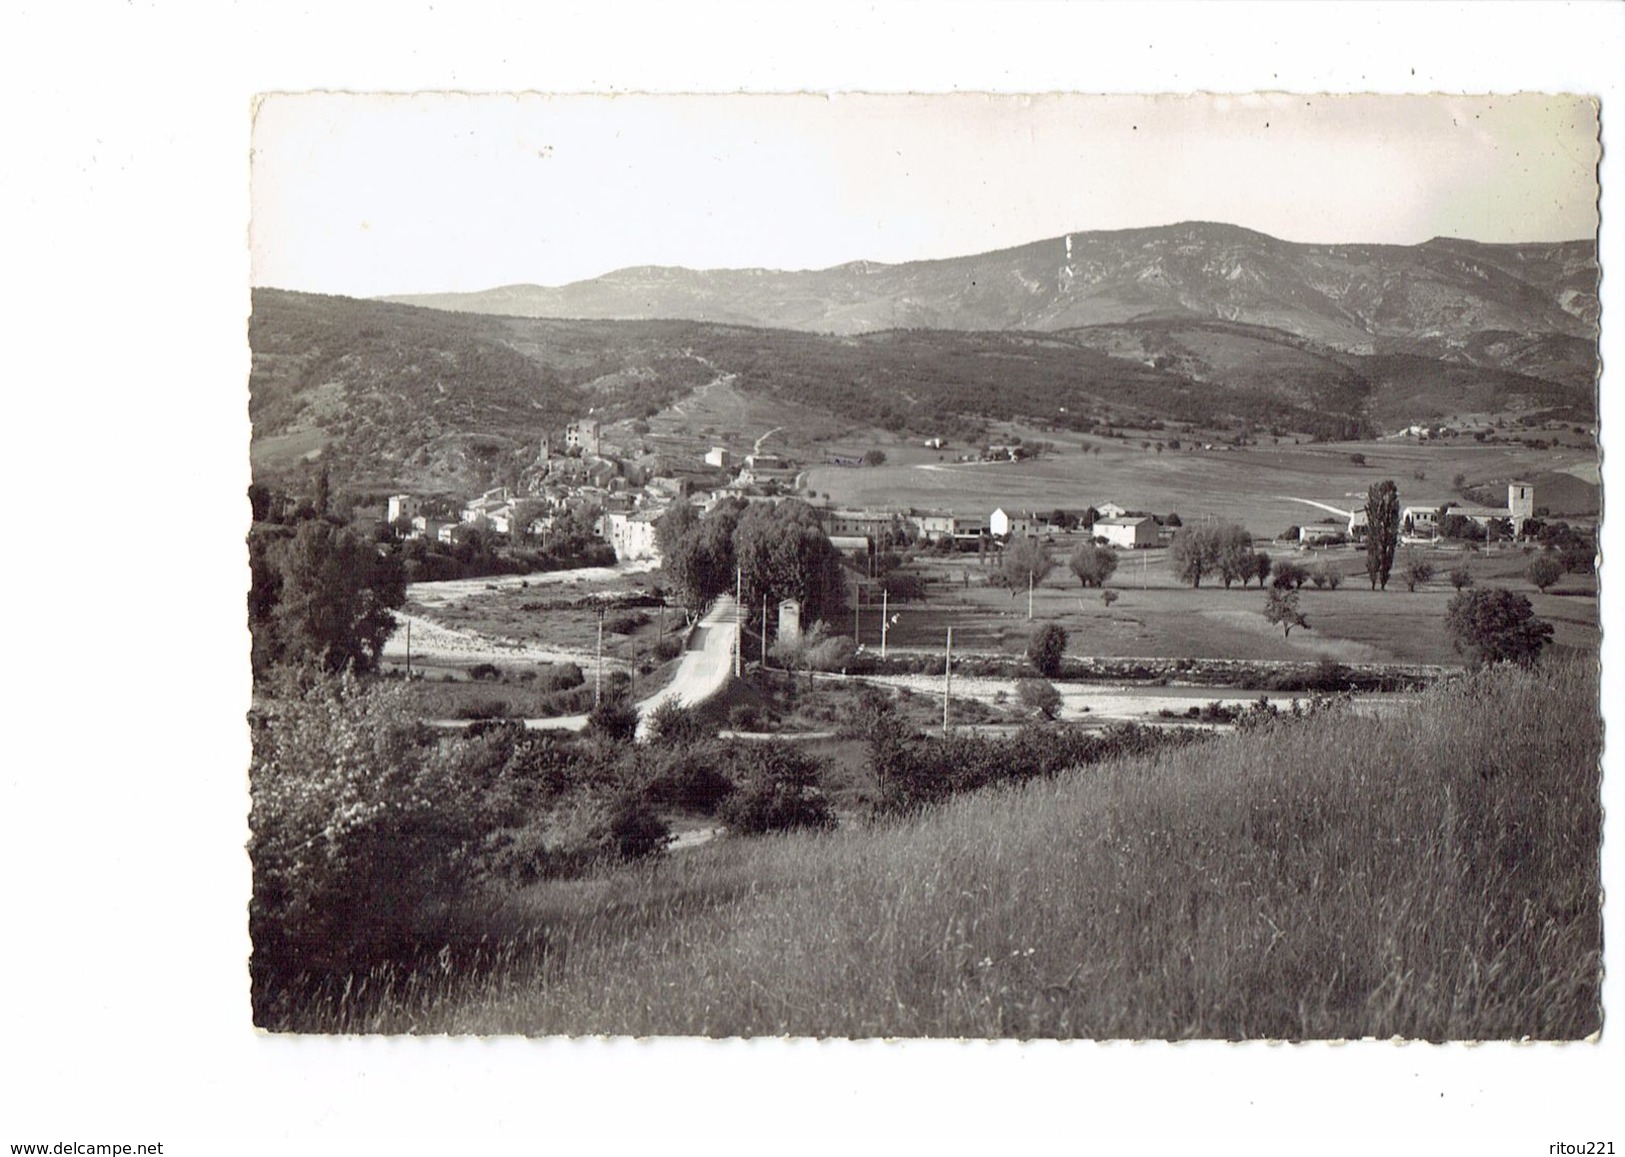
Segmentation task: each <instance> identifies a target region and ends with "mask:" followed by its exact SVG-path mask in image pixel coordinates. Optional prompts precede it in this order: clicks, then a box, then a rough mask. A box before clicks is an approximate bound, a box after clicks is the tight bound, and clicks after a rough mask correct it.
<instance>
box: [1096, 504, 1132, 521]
mask: <svg viewBox="0 0 1625 1157" xmlns="http://www.w3.org/2000/svg"><path fill="white" fill-rule="evenodd" d="M1095 513H1096V514H1098V515H1099V516H1100V517H1101V518H1122V517H1123V516H1124V515H1125V514H1127V513H1128V507H1126V506H1119V505H1117V503H1115V502H1102V503H1101V504H1100V505H1099V506H1097V507H1095Z"/></svg>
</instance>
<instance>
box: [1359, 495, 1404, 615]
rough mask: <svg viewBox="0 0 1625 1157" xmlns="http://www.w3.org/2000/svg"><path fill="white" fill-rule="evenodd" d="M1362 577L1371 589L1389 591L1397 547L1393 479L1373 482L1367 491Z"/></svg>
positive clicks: (1397, 531)
mask: <svg viewBox="0 0 1625 1157" xmlns="http://www.w3.org/2000/svg"><path fill="white" fill-rule="evenodd" d="M1365 518H1366V540H1365V541H1366V548H1365V573H1366V577H1367V578H1369V579H1370V580H1371V589H1372V590H1376V589H1377V588H1378V587H1379V586H1380V587H1381V588H1382V589H1383V590H1387V589H1388V576H1389V574H1391V573H1392V572H1393V569H1394V551H1395V550H1397V549H1398V547H1399V488H1398V487H1396V486H1395V485H1394V483H1393V480H1392V479H1388V480H1387V481H1384V482H1374V483H1372V484H1371V488H1370V489H1369V490H1368V491H1366V496H1365Z"/></svg>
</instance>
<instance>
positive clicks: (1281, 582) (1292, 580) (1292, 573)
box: [1270, 559, 1309, 591]
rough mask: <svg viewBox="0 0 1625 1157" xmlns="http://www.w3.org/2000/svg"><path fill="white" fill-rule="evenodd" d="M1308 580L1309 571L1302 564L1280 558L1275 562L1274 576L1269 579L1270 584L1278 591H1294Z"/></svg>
mask: <svg viewBox="0 0 1625 1157" xmlns="http://www.w3.org/2000/svg"><path fill="white" fill-rule="evenodd" d="M1308 581H1309V571H1308V569H1307V568H1306V567H1304V566H1303V564H1301V563H1296V562H1293V561H1292V560H1291V559H1282V560H1281V561H1280V562H1278V563H1276V564H1275V577H1274V578H1272V579H1271V580H1270V585H1271V586H1272V587H1274V588H1275V589H1276V590H1280V591H1285V590H1293V591H1295V590H1298V589H1299V588H1300V587H1302V586H1303V584H1304V583H1306V582H1308Z"/></svg>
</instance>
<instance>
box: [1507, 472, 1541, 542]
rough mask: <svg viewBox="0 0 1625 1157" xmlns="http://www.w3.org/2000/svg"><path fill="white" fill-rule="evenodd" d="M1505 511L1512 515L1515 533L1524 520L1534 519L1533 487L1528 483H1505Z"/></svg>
mask: <svg viewBox="0 0 1625 1157" xmlns="http://www.w3.org/2000/svg"><path fill="white" fill-rule="evenodd" d="M1507 510H1509V511H1510V512H1511V513H1512V526H1513V530H1514V532H1517V531H1518V530H1519V529H1520V528H1521V527H1522V526H1523V524H1524V521H1525V520H1526V519H1530V518H1533V517H1535V487H1534V484H1533V483H1530V482H1508V483H1507Z"/></svg>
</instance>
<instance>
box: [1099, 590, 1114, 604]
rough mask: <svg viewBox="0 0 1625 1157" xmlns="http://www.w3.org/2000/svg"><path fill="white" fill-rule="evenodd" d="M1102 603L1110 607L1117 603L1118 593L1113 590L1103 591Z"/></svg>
mask: <svg viewBox="0 0 1625 1157" xmlns="http://www.w3.org/2000/svg"><path fill="white" fill-rule="evenodd" d="M1100 601H1101V602H1103V603H1105V604H1106V605H1107V606H1108V607H1109V606H1111V605H1112V604H1113V603H1115V602H1116V601H1117V592H1116V591H1111V590H1106V591H1101V592H1100Z"/></svg>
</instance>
